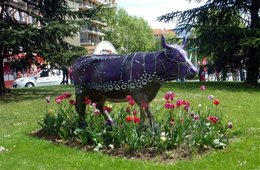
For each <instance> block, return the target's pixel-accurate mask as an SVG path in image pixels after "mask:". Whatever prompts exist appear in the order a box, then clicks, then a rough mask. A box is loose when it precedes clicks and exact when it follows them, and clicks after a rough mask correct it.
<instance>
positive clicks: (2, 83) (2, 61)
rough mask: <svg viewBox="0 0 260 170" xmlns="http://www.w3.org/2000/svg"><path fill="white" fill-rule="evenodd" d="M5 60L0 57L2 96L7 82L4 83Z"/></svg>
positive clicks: (0, 93) (0, 90) (0, 88)
mask: <svg viewBox="0 0 260 170" xmlns="http://www.w3.org/2000/svg"><path fill="white" fill-rule="evenodd" d="M3 64H4V58H3V57H2V56H0V96H1V95H2V94H4V92H5V81H4V67H3Z"/></svg>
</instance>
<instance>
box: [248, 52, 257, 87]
mask: <svg viewBox="0 0 260 170" xmlns="http://www.w3.org/2000/svg"><path fill="white" fill-rule="evenodd" d="M256 54H257V49H254V48H251V49H249V53H248V55H249V56H248V61H247V72H246V73H247V74H246V75H247V76H246V81H245V82H246V83H247V84H257V83H258V82H257V80H258V75H259V58H258V56H257V55H256Z"/></svg>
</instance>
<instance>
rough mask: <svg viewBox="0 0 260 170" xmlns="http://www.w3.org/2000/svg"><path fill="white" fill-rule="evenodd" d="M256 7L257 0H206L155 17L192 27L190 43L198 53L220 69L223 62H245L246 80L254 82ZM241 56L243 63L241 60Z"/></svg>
mask: <svg viewBox="0 0 260 170" xmlns="http://www.w3.org/2000/svg"><path fill="white" fill-rule="evenodd" d="M197 2H198V1H197ZM199 2H200V1H199ZM259 9H260V3H259V1H258V0H252V1H239V0H234V1H229V0H223V1H218V0H208V1H206V3H205V4H204V5H202V6H201V7H198V8H194V9H190V10H186V11H177V12H172V13H168V14H165V15H163V16H161V17H159V18H158V19H159V20H160V21H165V22H167V21H169V20H173V19H177V21H178V26H177V27H180V28H181V29H180V31H183V30H186V31H190V30H191V29H192V28H195V29H196V39H195V41H194V42H193V43H195V46H197V47H198V52H199V53H202V54H204V55H206V56H207V57H208V58H211V59H212V60H213V61H214V63H215V67H217V68H218V69H220V70H221V69H224V67H225V66H227V65H229V66H230V67H231V69H232V68H238V67H242V66H243V64H246V66H247V73H248V76H247V80H246V82H247V83H251V84H257V79H258V69H259V66H260V60H259V57H258V56H259V54H260V53H259V50H258V49H259V48H260V41H259V31H260V22H259V14H258V11H259ZM242 60H243V62H244V63H241V61H242ZM245 61H246V62H245Z"/></svg>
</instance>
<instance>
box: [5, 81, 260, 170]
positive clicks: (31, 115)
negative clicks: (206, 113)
mask: <svg viewBox="0 0 260 170" xmlns="http://www.w3.org/2000/svg"><path fill="white" fill-rule="evenodd" d="M201 85H205V86H206V91H204V92H203V94H202V93H201V90H200V86H201ZM65 91H66V92H71V93H74V88H73V87H72V86H65V85H64V86H53V87H41V88H31V89H14V90H13V91H12V92H11V93H9V94H7V95H6V96H2V97H0V169H6V170H10V169H26V170H27V169H106V170H108V169H207V170H208V169H212V170H213V169H260V104H259V103H260V87H259V86H258V87H252V86H247V85H244V84H241V83H233V82H228V83H222V82H206V83H203V84H202V83H198V82H185V83H165V84H164V85H163V87H162V88H161V90H160V92H159V93H158V95H157V97H156V99H155V100H154V101H153V102H152V103H151V106H152V110H153V109H155V108H156V107H157V106H158V105H159V103H160V101H161V100H162V98H163V95H164V93H165V92H167V91H173V92H174V93H176V94H177V97H181V98H183V99H186V100H189V101H190V102H191V105H193V106H195V107H197V105H198V104H199V103H200V102H201V94H202V95H204V96H207V95H210V94H213V95H214V96H215V97H217V98H218V99H220V102H221V103H220V106H221V109H222V111H223V112H224V114H225V118H224V119H225V120H226V121H232V122H233V125H234V127H233V129H232V130H231V134H232V136H233V138H232V139H231V141H230V144H229V145H228V146H227V147H226V148H225V149H222V150H216V151H212V152H210V153H207V154H204V155H194V156H193V158H192V159H191V160H179V161H177V162H174V163H172V164H163V163H153V162H149V161H139V160H128V159H124V158H116V157H111V156H107V155H104V154H101V153H96V152H84V151H80V150H77V149H75V148H68V147H66V146H62V145H56V144H53V143H51V142H49V141H45V140H42V139H38V138H35V137H33V136H32V135H31V133H32V132H33V131H36V130H38V129H40V126H39V125H38V124H37V121H39V120H41V119H42V117H43V115H44V112H45V109H46V108H45V106H46V105H45V97H46V96H51V97H52V99H53V98H54V97H55V96H57V95H59V94H60V93H62V92H65ZM205 100H206V99H205ZM203 102H205V101H203ZM162 116H163V115H162Z"/></svg>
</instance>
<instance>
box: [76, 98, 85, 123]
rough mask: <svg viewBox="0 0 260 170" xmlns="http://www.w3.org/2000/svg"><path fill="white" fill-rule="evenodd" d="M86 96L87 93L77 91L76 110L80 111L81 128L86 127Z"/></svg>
mask: <svg viewBox="0 0 260 170" xmlns="http://www.w3.org/2000/svg"><path fill="white" fill-rule="evenodd" d="M84 98H85V95H84V94H83V93H80V94H78V93H76V111H77V112H78V114H79V118H80V122H79V126H80V128H85V127H86V120H85V118H86V104H85V103H84Z"/></svg>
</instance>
